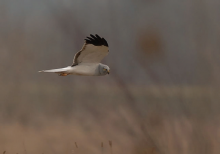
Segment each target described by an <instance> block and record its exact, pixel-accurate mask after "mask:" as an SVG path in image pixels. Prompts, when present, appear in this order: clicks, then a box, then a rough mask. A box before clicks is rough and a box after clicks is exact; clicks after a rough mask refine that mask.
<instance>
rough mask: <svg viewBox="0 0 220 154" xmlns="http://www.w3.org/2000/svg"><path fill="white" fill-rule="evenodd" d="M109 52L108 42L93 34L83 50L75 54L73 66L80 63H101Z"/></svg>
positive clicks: (86, 41) (88, 38) (87, 39)
mask: <svg viewBox="0 0 220 154" xmlns="http://www.w3.org/2000/svg"><path fill="white" fill-rule="evenodd" d="M108 52H109V50H108V43H107V41H106V40H105V39H104V38H101V37H100V36H98V35H97V34H96V35H95V36H94V35H92V34H91V35H90V37H87V38H86V39H85V43H84V45H83V47H82V49H81V50H80V51H79V52H77V53H76V54H75V56H74V59H73V65H72V66H75V65H78V64H79V63H99V62H101V60H102V59H103V58H104V57H105V56H107V54H108Z"/></svg>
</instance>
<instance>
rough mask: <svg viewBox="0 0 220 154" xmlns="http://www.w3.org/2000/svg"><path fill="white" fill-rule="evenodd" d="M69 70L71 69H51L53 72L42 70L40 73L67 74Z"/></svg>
mask: <svg viewBox="0 0 220 154" xmlns="http://www.w3.org/2000/svg"><path fill="white" fill-rule="evenodd" d="M69 69H70V67H65V68H58V69H51V70H42V71H38V72H40V73H67V71H68V70H69Z"/></svg>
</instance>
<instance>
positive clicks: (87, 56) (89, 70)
mask: <svg viewBox="0 0 220 154" xmlns="http://www.w3.org/2000/svg"><path fill="white" fill-rule="evenodd" d="M108 52H109V49H108V43H107V41H106V40H105V39H104V38H101V37H100V36H98V35H97V34H96V35H95V36H94V35H92V34H91V35H90V37H87V38H86V39H85V43H84V45H83V47H82V49H81V50H80V51H79V52H77V53H76V54H75V56H74V59H73V64H72V65H71V66H67V67H64V68H58V69H51V70H42V71H39V72H45V73H58V74H59V75H60V76H67V75H70V74H74V75H85V76H102V75H106V74H109V71H110V68H109V67H108V66H107V65H104V64H102V63H100V62H101V60H102V59H103V58H104V57H105V56H107V55H108Z"/></svg>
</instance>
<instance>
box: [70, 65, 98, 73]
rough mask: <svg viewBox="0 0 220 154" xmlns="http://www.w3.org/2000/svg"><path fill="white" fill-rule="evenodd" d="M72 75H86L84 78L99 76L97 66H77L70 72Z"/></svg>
mask: <svg viewBox="0 0 220 154" xmlns="http://www.w3.org/2000/svg"><path fill="white" fill-rule="evenodd" d="M70 73H71V74H75V75H84V76H95V75H98V72H97V66H96V65H94V66H93V65H77V66H74V67H73V68H72V69H71V70H70Z"/></svg>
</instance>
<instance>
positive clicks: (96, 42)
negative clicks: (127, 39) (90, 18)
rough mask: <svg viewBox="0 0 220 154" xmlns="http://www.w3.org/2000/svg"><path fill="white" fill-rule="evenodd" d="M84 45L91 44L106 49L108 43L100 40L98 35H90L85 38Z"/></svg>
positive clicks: (102, 39)
mask: <svg viewBox="0 0 220 154" xmlns="http://www.w3.org/2000/svg"><path fill="white" fill-rule="evenodd" d="M85 41H86V44H93V45H95V46H102V45H104V46H106V47H108V43H107V41H106V40H105V39H104V38H101V37H100V36H99V35H98V34H95V35H92V34H90V37H87V38H86V39H85Z"/></svg>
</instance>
